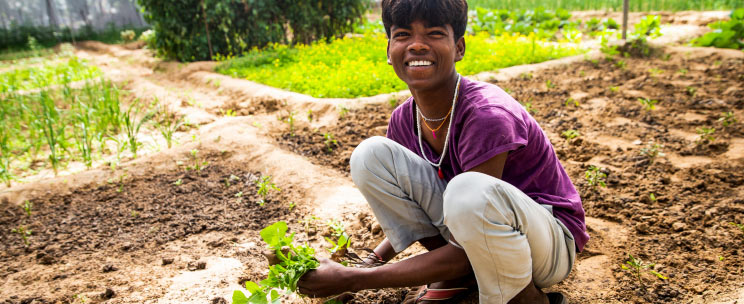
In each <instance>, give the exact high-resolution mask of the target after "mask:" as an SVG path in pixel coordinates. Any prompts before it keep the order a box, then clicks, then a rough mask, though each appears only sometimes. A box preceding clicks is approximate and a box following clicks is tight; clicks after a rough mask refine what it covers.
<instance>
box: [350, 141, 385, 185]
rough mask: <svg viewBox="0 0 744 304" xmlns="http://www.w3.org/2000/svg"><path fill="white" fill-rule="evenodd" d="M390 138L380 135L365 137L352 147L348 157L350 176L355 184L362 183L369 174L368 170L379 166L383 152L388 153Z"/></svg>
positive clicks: (383, 155)
mask: <svg viewBox="0 0 744 304" xmlns="http://www.w3.org/2000/svg"><path fill="white" fill-rule="evenodd" d="M390 143H391V140H390V139H388V138H385V137H382V136H373V137H370V138H367V139H365V140H364V141H362V142H361V143H359V145H358V146H357V147H356V148H354V151H353V152H352V153H351V158H350V159H349V167H350V169H351V178H352V180H354V183H355V184H357V185H360V184H364V181H365V180H366V178H367V177H368V176H369V173H370V170H371V169H372V170H374V168H377V167H380V164H381V159H382V158H384V157H385V153H388V154H390V153H389V151H390V149H389V148H388V146H389V145H390Z"/></svg>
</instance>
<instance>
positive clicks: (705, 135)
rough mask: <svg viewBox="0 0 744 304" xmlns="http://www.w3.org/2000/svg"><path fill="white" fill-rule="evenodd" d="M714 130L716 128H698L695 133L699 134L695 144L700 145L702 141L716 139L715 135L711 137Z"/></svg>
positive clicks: (707, 141) (706, 141)
mask: <svg viewBox="0 0 744 304" xmlns="http://www.w3.org/2000/svg"><path fill="white" fill-rule="evenodd" d="M715 132H716V128H706V127H703V128H698V129H697V134H698V135H700V137H698V139H697V140H695V144H696V145H702V144H704V143H709V142H713V141H714V140H716V138H715V137H713V133H715Z"/></svg>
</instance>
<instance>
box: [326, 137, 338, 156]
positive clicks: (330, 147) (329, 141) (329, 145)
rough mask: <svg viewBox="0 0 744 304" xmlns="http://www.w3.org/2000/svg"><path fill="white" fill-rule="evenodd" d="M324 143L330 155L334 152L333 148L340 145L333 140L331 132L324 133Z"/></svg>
mask: <svg viewBox="0 0 744 304" xmlns="http://www.w3.org/2000/svg"><path fill="white" fill-rule="evenodd" d="M323 143H324V144H325V146H326V150H328V152H329V153H330V152H333V147H334V146H337V145H338V141H337V140H335V139H333V134H331V133H330V132H326V133H323Z"/></svg>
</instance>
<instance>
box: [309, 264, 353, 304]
mask: <svg viewBox="0 0 744 304" xmlns="http://www.w3.org/2000/svg"><path fill="white" fill-rule="evenodd" d="M352 271H354V268H351V267H344V266H343V265H341V264H339V263H336V262H333V261H331V260H329V259H320V267H318V268H317V269H315V270H311V271H309V272H308V273H306V274H305V275H303V276H302V278H300V280H299V282H297V287H298V289H299V291H300V293H302V294H304V295H308V296H310V297H313V298H317V297H329V296H333V295H337V294H341V293H343V292H345V291H351V290H352V287H351V283H352V282H353V280H350V279H349V276H350V274H351V272H352Z"/></svg>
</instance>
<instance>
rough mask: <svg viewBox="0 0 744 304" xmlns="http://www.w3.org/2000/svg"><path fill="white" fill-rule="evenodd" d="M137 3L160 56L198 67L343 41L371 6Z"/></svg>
mask: <svg viewBox="0 0 744 304" xmlns="http://www.w3.org/2000/svg"><path fill="white" fill-rule="evenodd" d="M138 3H139V4H140V5H142V6H143V7H144V8H145V18H146V19H147V21H148V22H149V23H150V24H152V25H153V28H154V30H155V46H156V49H157V51H158V53H159V55H162V56H164V57H166V58H172V59H178V60H181V61H194V60H205V59H211V58H212V57H213V56H217V55H221V56H227V57H229V56H232V55H236V54H243V53H244V52H246V51H248V50H250V49H251V48H253V47H264V46H266V45H269V44H271V43H277V42H283V43H290V42H291V43H297V42H302V43H310V42H312V41H315V40H319V39H330V38H332V37H335V36H337V35H342V34H344V33H346V32H350V31H351V30H352V29H353V27H354V24H355V22H356V21H357V20H359V18H360V16H362V14H363V13H364V11H365V8H366V7H365V3H367V2H366V1H363V0H319V1H310V0H298V1H288V0H249V1H246V0H185V1H173V0H171V1H162V0H138ZM288 32H291V37H292V41H289V38H288V36H287V33H288ZM210 45H211V46H210ZM210 49H211V50H210Z"/></svg>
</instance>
